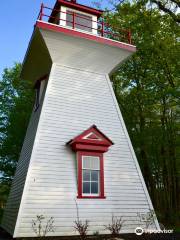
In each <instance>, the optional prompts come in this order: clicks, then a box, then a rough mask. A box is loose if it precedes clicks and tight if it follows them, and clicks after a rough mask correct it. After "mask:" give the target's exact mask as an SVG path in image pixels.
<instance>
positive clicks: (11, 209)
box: [2, 97, 43, 235]
mask: <svg viewBox="0 0 180 240" xmlns="http://www.w3.org/2000/svg"><path fill="white" fill-rule="evenodd" d="M42 103H43V97H42V99H41V103H40V107H39V108H38V110H37V111H36V112H34V111H33V112H32V115H31V118H30V122H29V126H28V128H27V132H26V136H25V139H24V143H23V147H22V150H21V154H20V158H19V161H18V164H17V168H16V172H15V176H14V179H13V183H12V186H11V191H10V194H9V197H8V201H7V204H6V208H5V211H4V215H3V219H2V227H3V228H4V229H6V231H7V232H9V233H10V234H12V235H13V234H14V229H15V224H16V220H17V216H18V210H19V206H20V202H21V197H22V193H23V189H24V183H25V180H26V175H27V171H28V167H29V162H30V158H31V152H32V148H33V144H34V139H35V136H36V130H37V126H38V121H39V116H40V112H41V106H42Z"/></svg>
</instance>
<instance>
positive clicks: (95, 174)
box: [91, 171, 99, 182]
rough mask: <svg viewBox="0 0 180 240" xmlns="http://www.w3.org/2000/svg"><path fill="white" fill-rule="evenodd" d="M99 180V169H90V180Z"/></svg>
mask: <svg viewBox="0 0 180 240" xmlns="http://www.w3.org/2000/svg"><path fill="white" fill-rule="evenodd" d="M98 180H99V171H91V181H96V182H98Z"/></svg>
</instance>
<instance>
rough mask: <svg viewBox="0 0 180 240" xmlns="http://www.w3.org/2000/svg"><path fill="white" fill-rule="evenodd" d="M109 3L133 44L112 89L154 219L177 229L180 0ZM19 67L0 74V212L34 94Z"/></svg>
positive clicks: (114, 25)
mask: <svg viewBox="0 0 180 240" xmlns="http://www.w3.org/2000/svg"><path fill="white" fill-rule="evenodd" d="M167 2H168V4H167ZM94 4H95V5H96V7H101V4H102V1H98V2H95V3H94ZM109 6H111V7H109V9H108V10H107V11H106V12H105V19H106V21H107V22H108V23H109V24H110V28H111V30H112V31H114V32H117V33H119V34H121V33H122V30H121V29H131V32H132V41H133V44H134V45H136V46H137V52H136V53H135V54H134V55H133V56H132V57H131V58H130V59H129V60H128V61H127V62H125V63H124V64H123V65H121V66H120V68H119V69H117V71H116V72H115V73H114V74H113V75H112V76H111V80H112V84H113V88H114V92H115V94H116V97H117V100H118V103H119V107H120V109H121V111H122V114H123V117H124V120H125V123H126V126H127V129H128V132H129V135H130V138H131V141H132V144H133V147H134V149H135V152H136V155H137V158H138V161H139V164H140V167H141V170H142V173H143V176H144V179H145V182H146V185H147V188H148V191H149V193H150V196H151V199H152V202H153V205H154V208H155V211H156V214H157V217H158V220H159V222H160V223H162V224H163V225H164V226H165V227H166V228H172V229H176V230H177V231H180V181H179V176H180V137H179V136H180V118H179V117H180V105H179V103H180V28H179V23H180V14H179V8H180V3H179V1H176V0H169V1H164V0H161V1H156V0H152V1H147V0H134V1H128V0H125V1H123V0H122V1H116V2H114V1H113V2H111V3H110V4H109ZM122 38H123V36H122ZM122 41H123V39H122ZM20 71H21V64H20V63H16V64H14V66H13V67H11V68H5V69H4V71H3V74H2V77H1V79H0V106H1V107H0V218H1V217H2V214H3V209H4V207H5V203H6V201H7V197H8V193H9V190H10V186H11V183H12V180H13V176H14V173H15V169H16V165H17V161H18V158H19V154H20V151H21V147H22V144H23V140H24V137H25V133H26V129H27V126H28V121H29V118H30V115H31V112H32V109H33V105H34V98H35V93H34V90H33V85H32V83H31V82H27V81H24V80H21V79H20V77H19V76H20Z"/></svg>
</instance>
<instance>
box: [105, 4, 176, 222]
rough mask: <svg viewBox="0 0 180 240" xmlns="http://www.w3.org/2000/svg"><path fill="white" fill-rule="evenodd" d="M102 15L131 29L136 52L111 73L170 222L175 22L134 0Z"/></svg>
mask: <svg viewBox="0 0 180 240" xmlns="http://www.w3.org/2000/svg"><path fill="white" fill-rule="evenodd" d="M106 19H107V21H108V22H110V23H111V28H112V29H113V30H115V31H116V32H118V31H119V32H120V33H121V30H120V29H123V28H125V29H131V30H132V33H133V34H132V39H133V43H134V44H135V45H136V46H137V53H136V54H134V55H133V57H131V59H130V60H129V61H127V62H126V63H125V64H123V65H122V66H121V67H120V68H119V69H118V71H117V72H116V73H115V74H113V76H112V82H113V87H114V91H115V94H116V97H117V99H118V102H119V105H120V108H121V110H122V113H123V117H124V119H125V122H126V126H127V128H128V132H129V134H130V137H131V140H132V143H133V146H134V148H135V151H136V155H137V157H138V160H139V163H140V166H141V169H142V172H143V176H144V178H145V182H146V185H147V187H148V190H149V193H150V195H151V199H152V201H153V204H154V206H155V209H156V212H157V213H158V215H159V218H160V221H162V222H163V223H165V224H166V225H171V224H175V223H177V222H178V214H177V213H178V212H180V211H179V206H180V196H179V182H178V171H179V162H178V155H179V153H180V149H179V148H178V144H179V138H178V130H179V120H178V115H179V108H178V103H179V98H178V96H179V80H178V76H179V64H180V56H179V54H178V51H177V50H178V48H179V45H178V36H179V29H178V26H177V24H176V23H175V22H174V21H173V19H172V18H171V17H170V16H169V15H168V14H163V15H162V14H161V13H160V12H159V10H157V9H155V8H152V9H149V8H147V6H146V5H145V4H144V3H142V2H141V3H140V2H139V1H138V2H137V3H136V2H133V3H129V2H128V1H126V2H124V3H123V4H120V5H117V6H116V10H115V11H114V12H109V13H107V15H106ZM175 59H176V60H175Z"/></svg>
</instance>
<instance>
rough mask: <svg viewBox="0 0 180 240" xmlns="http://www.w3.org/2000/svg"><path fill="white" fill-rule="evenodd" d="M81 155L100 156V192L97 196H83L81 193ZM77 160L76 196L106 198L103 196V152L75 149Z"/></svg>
mask: <svg viewBox="0 0 180 240" xmlns="http://www.w3.org/2000/svg"><path fill="white" fill-rule="evenodd" d="M82 156H98V157H99V158H100V194H99V196H93V195H92V196H83V193H82ZM77 160H78V196H77V198H97V199H98V198H99V199H102V198H106V197H105V196H104V158H103V153H98V152H87V151H77Z"/></svg>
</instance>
